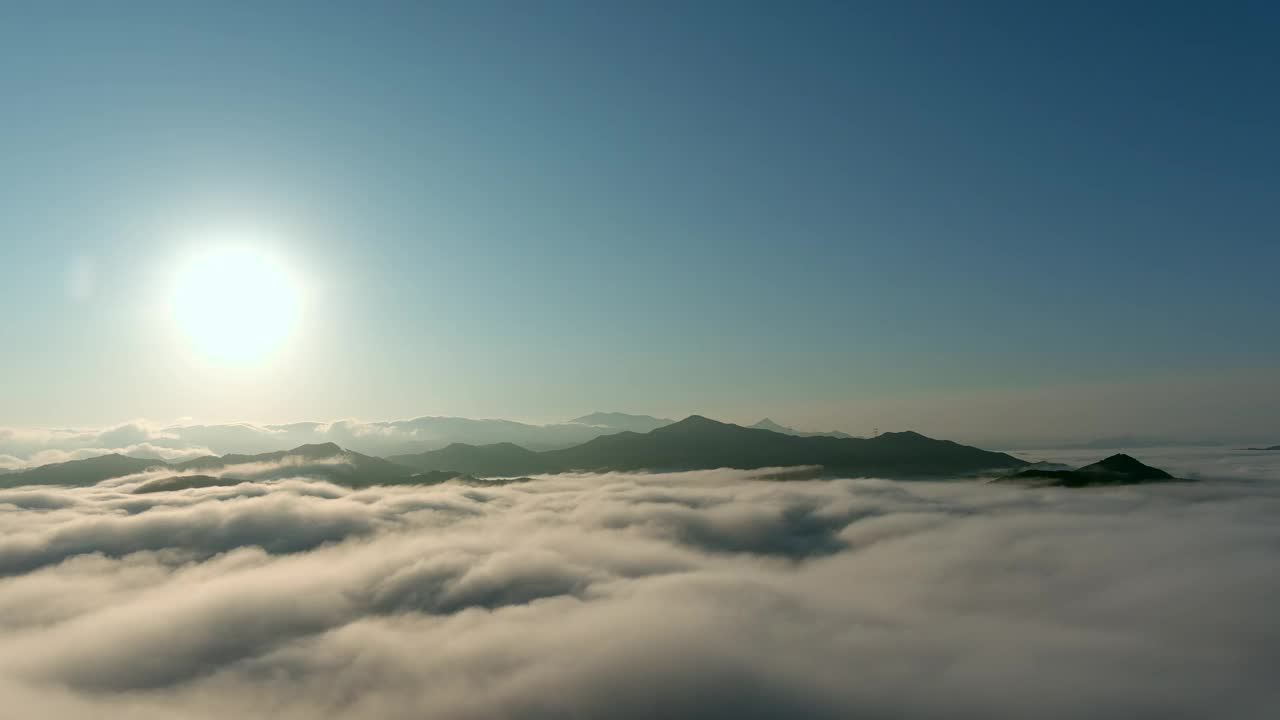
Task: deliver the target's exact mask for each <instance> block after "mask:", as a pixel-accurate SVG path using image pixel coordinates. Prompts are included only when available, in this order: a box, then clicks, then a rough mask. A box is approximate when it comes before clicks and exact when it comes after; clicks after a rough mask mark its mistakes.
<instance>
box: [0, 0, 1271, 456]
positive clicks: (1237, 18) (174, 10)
mask: <svg viewBox="0 0 1280 720" xmlns="http://www.w3.org/2000/svg"><path fill="white" fill-rule="evenodd" d="M797 5H798V6H793V5H792V4H787V5H786V6H785V7H784V6H783V5H778V4H763V3H761V4H752V3H723V4H718V3H711V2H706V3H696V4H693V5H692V6H690V5H689V4H677V3H671V4H667V3H652V4H645V6H644V7H637V6H634V4H630V3H568V2H553V3H538V4H532V3H484V2H481V3H403V4H378V5H376V6H375V5H373V4H355V3H348V4H346V5H345V6H344V7H338V6H335V5H330V4H323V5H322V4H318V3H306V4H296V5H293V4H287V3H269V4H268V3H261V4H260V3H226V4H219V6H218V7H213V6H205V5H198V4H194V3H190V4H189V3H145V2H131V3H125V4H121V5H119V6H112V7H107V6H105V5H97V4H84V5H76V6H74V10H69V9H68V8H66V7H63V6H58V5H55V4H52V3H31V4H13V5H9V4H6V5H5V6H4V8H3V9H0V90H2V91H3V96H4V98H5V102H4V107H5V110H4V111H3V112H2V113H0V158H3V159H4V160H3V162H2V163H0V306H2V307H4V308H5V310H6V313H5V318H6V322H5V326H4V333H3V335H2V336H0V340H2V341H3V344H4V346H5V348H4V351H3V353H2V354H0V383H2V384H0V387H2V388H3V391H4V392H3V401H2V402H0V425H11V426H17V425H28V426H29V425H40V426H67V425H77V424H109V423H113V422H118V421H121V420H125V419H129V418H137V417H146V418H152V419H155V420H159V421H171V420H175V419H177V418H182V417H190V418H196V419H200V420H206V421H224V420H237V419H244V420H255V421H260V422H282V421H291V420H301V419H331V418H337V417H352V416H354V417H363V418H393V417H410V416H415V415H425V414H431V415H462V416H472V417H511V418H520V419H531V420H549V419H553V418H561V419H563V418H568V417H572V416H575V415H579V414H582V413H585V412H589V411H591V410H597V409H599V410H623V411H632V412H645V413H651V414H655V415H660V416H667V417H677V416H682V415H684V414H688V413H691V412H700V413H703V414H707V415H711V416H717V417H723V418H726V419H731V420H741V421H751V420H755V419H758V418H759V417H761V416H764V415H770V416H774V417H777V418H778V419H780V420H782V421H783V422H786V423H788V424H792V425H796V426H799V427H810V428H822V429H827V428H839V429H843V430H847V431H850V432H855V433H864V432H868V431H869V430H870V429H871V427H881V428H883V429H890V428H903V427H915V428H918V429H922V430H926V431H930V432H933V433H936V434H940V435H947V436H953V437H957V438H961V439H982V438H1041V437H1044V438H1048V437H1052V436H1062V437H1071V438H1078V437H1088V436H1091V435H1100V434H1107V433H1115V432H1150V433H1156V434H1170V435H1179V436H1189V435H1201V436H1203V435H1213V436H1215V437H1227V436H1232V437H1250V438H1252V437H1257V436H1259V435H1266V434H1267V433H1268V432H1271V431H1272V430H1273V429H1275V428H1276V427H1277V423H1280V409H1277V408H1278V407H1280V384H1278V383H1277V381H1276V380H1275V377H1276V376H1277V372H1276V371H1277V370H1278V369H1280V332H1277V330H1276V327H1277V325H1276V318H1277V316H1280V289H1278V286H1277V283H1276V281H1275V272H1276V267H1277V262H1278V261H1280V135H1277V133H1276V128H1277V127H1280V95H1278V94H1277V93H1276V92H1275V91H1274V88H1273V85H1274V82H1275V78H1276V77H1280V46H1277V44H1276V42H1275V38H1276V37H1277V33H1278V32H1280V10H1277V9H1276V6H1275V5H1274V4H1264V3H1231V4H1228V5H1225V6H1212V7H1211V6H1208V5H1183V4H1180V3H1164V4H1160V5H1159V6H1156V5H1148V6H1146V7H1140V6H1139V5H1138V4H1130V5H1127V6H1126V7H1119V8H1116V7H1102V6H1101V5H1091V6H1090V7H1076V6H1075V5H1079V4H1068V3H1059V4H1057V5H1056V6H1053V7H1050V6H1048V4H1045V3H1034V4H1027V3H967V4H965V5H964V7H961V6H960V5H959V4H953V3H941V2H938V3H882V4H858V5H856V6H855V4H853V3H800V4H797ZM228 237H230V238H237V239H239V240H241V241H244V240H245V239H250V240H251V241H252V242H254V243H258V244H261V245H262V246H263V247H264V248H265V249H266V250H267V251H269V252H270V253H272V254H273V256H274V257H278V258H280V259H281V262H283V263H285V264H287V265H288V266H289V268H290V269H291V272H292V273H294V274H296V276H297V277H298V278H299V282H300V284H301V285H302V286H303V287H304V302H303V308H302V313H301V318H302V319H301V321H300V323H299V325H298V326H297V327H296V328H294V330H293V332H292V333H291V335H290V337H289V339H288V342H287V344H286V345H285V346H284V348H283V349H282V350H281V352H280V353H279V354H278V355H276V356H274V357H272V358H271V360H270V362H266V363H263V364H261V365H260V366H255V367H251V368H228V367H221V366H218V365H216V364H210V363H207V362H203V361H202V360H201V359H200V358H198V357H194V356H192V354H191V353H190V352H189V349H188V348H186V347H185V345H184V343H183V341H182V339H181V338H180V337H178V334H177V333H175V332H174V328H173V327H172V323H171V322H170V321H169V319H168V317H169V315H168V313H167V305H168V303H170V301H171V298H170V291H169V287H170V283H169V280H170V279H171V278H172V277H173V276H174V273H175V268H177V267H179V266H180V265H181V263H182V262H183V260H184V258H187V257H189V256H190V254H191V253H192V252H194V251H195V250H196V249H198V248H199V246H200V245H201V244H202V243H207V242H210V240H209V238H228ZM215 242H216V240H215ZM234 284H235V280H234V278H228V291H229V292H234ZM1259 428H1261V429H1259Z"/></svg>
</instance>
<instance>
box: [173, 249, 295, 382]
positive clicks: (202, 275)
mask: <svg viewBox="0 0 1280 720" xmlns="http://www.w3.org/2000/svg"><path fill="white" fill-rule="evenodd" d="M298 311H299V298H298V289H297V287H296V285H295V283H294V280H293V278H292V276H291V275H290V273H289V272H288V271H287V270H286V269H285V268H284V266H283V265H281V264H280V262H279V261H278V260H276V259H274V258H273V257H271V256H270V255H268V254H267V253H264V252H262V251H259V250H257V249H254V248H222V249H217V250H211V251H207V252H204V253H202V254H200V255H197V256H195V257H193V258H192V259H191V260H190V261H189V262H188V263H187V264H186V265H185V266H184V267H183V268H182V269H181V270H180V271H179V273H178V276H177V277H176V285H175V287H174V293H173V313H174V319H175V320H176V322H177V323H178V327H179V328H180V329H181V330H182V332H183V333H184V334H185V335H186V336H187V337H188V339H189V340H190V341H191V343H192V345H193V346H194V348H195V349H196V350H197V351H198V352H200V353H201V354H202V355H204V356H205V357H207V358H208V359H210V360H213V361H215V362H219V363H223V364H228V365H248V364H254V363H259V362H262V361H264V360H266V359H267V358H268V357H270V356H271V355H272V354H273V353H274V352H275V351H276V350H278V349H279V348H280V347H281V345H283V343H284V341H285V340H286V339H287V338H288V336H289V333H290V332H291V331H292V330H293V327H294V325H295V323H296V322H297V318H298Z"/></svg>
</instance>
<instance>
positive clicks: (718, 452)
mask: <svg viewBox="0 0 1280 720" xmlns="http://www.w3.org/2000/svg"><path fill="white" fill-rule="evenodd" d="M521 450H523V449H519V448H517V449H513V448H512V446H509V445H508V446H503V445H488V446H479V447H477V446H462V447H458V446H451V447H450V448H445V450H441V451H435V452H428V453H421V454H419V455H414V456H396V457H394V458H392V459H393V460H395V461H396V462H398V463H401V464H403V465H408V466H410V467H414V468H418V469H422V470H429V469H436V468H443V467H444V466H446V465H447V466H449V467H450V468H452V469H454V470H457V471H460V472H465V473H470V474H473V475H531V474H537V473H554V472H567V471H573V470H580V471H615V470H616V471H623V470H697V469H708V468H719V467H731V468H762V467H782V466H798V465H821V466H823V468H824V469H825V472H826V474H828V475H836V474H840V475H865V476H879V477H943V476H954V475H957V474H964V473H973V472H978V471H982V470H991V469H1006V468H1021V467H1023V466H1025V465H1026V464H1027V463H1026V461H1024V460H1019V459H1018V458H1015V457H1012V456H1009V455H1006V454H1004V453H996V452H988V451H986V450H979V449H978V448H973V447H967V446H964V445H959V444H956V443H953V442H949V441H945V440H933V439H930V438H927V437H924V436H923V435H920V434H918V433H913V432H902V433H885V434H883V435H880V436H879V437H876V438H869V439H863V438H834V437H798V436H794V435H787V434H783V433H777V432H773V431H771V430H761V429H757V428H745V427H741V426H739V425H732V424H729V423H722V422H717V421H715V420H710V419H707V418H705V417H702V416H700V415H693V416H690V417H688V418H685V419H684V420H681V421H679V422H676V423H672V424H670V425H666V426H663V427H660V428H657V429H655V430H651V431H649V432H647V433H636V432H620V433H616V434H613V435H603V436H601V437H598V438H595V439H594V440H589V441H587V442H585V443H583V444H581V445H577V446H575V447H571V448H565V449H563V450H548V451H544V452H531V451H527V450H524V451H523V452H521Z"/></svg>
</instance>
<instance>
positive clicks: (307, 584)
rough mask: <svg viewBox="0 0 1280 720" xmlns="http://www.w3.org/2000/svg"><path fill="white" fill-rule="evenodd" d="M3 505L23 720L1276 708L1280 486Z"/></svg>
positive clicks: (3, 638)
mask: <svg viewBox="0 0 1280 720" xmlns="http://www.w3.org/2000/svg"><path fill="white" fill-rule="evenodd" d="M759 477H761V474H758V473H757V474H753V473H750V472H742V471H713V472H698V473H681V474H671V475H643V476H637V475H623V474H612V475H581V476H574V475H564V476H555V477H550V478H539V479H535V480H534V481H532V482H526V483H515V484H509V485H501V486H468V485H461V484H452V483H450V484H445V485H440V486H433V487H397V488H373V489H367V490H358V491H352V490H347V489H343V488H339V487H336V486H333V485H329V484H326V483H323V482H318V481H314V480H308V479H306V478H293V479H285V480H271V481H253V480H250V481H248V482H245V483H241V484H238V485H234V486H228V487H209V488H200V489H191V490H183V491H175V492H159V493H148V494H135V493H134V492H133V491H134V490H135V489H137V488H138V487H140V486H141V485H142V484H143V483H145V482H147V481H148V480H150V479H152V477H151V476H143V475H140V476H134V477H130V478H125V479H121V480H118V481H112V482H110V483H108V484H104V485H100V486H97V487H92V488H79V489H51V488H23V489H17V490H8V491H3V492H2V493H0V523H3V524H4V527H5V528H6V532H5V533H4V534H3V535H2V536H0V696H3V697H4V698H5V707H6V710H7V711H8V712H10V713H12V714H14V716H16V717H36V716H38V717H44V718H54V719H56V720H64V719H65V720H70V719H76V720H79V719H80V718H85V719H87V718H103V717H107V718H139V719H150V718H172V717H184V718H201V719H203V718H210V719H211V718H223V717H232V716H238V717H274V718H298V719H302V718H308V719H309V718H344V719H345V718H406V719H407V718H495V717H496V718H503V717H507V718H553V717H554V718H563V717H616V718H651V717H691V718H692V717H699V718H721V717H723V718H764V717H786V716H791V717H808V718H814V717H816V718H825V717H830V718H849V717H865V718H943V717H945V718H970V717H972V718H978V717H982V718H990V717H1010V718H1013V717H1027V716H1035V717H1041V718H1077V717H1083V716H1088V717H1102V718H1109V717H1114V718H1134V717H1139V718H1140V717H1160V718H1166V717H1226V716H1230V717H1238V718H1251V717H1257V718H1263V717H1270V714H1269V713H1270V712H1271V711H1272V710H1274V708H1275V707H1276V703H1277V702H1280V690H1277V689H1276V688H1275V684H1274V681H1273V677H1272V675H1273V668H1274V667H1275V665H1276V663H1277V662H1278V661H1280V623H1277V622H1276V620H1275V598H1276V597H1280V577H1277V574H1276V573H1275V572H1274V571H1273V570H1274V559H1275V557H1276V553H1277V551H1278V550H1280V486H1277V485H1275V484H1272V483H1265V482H1244V481H1222V482H1211V483H1201V484H1196V485H1171V486H1162V487H1142V488H1134V489H1122V490H1103V491H1068V490H1057V489H1042V490H1027V489H1023V488H1010V487H999V486H992V485H982V484H975V483H967V482H960V483H893V482H887V481H879V480H843V481H833V482H786V483H779V482H768V481H763V480H759V479H757V478H759Z"/></svg>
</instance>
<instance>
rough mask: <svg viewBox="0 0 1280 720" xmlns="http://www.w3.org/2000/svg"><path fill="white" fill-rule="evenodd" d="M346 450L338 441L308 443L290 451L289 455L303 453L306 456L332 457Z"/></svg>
mask: <svg viewBox="0 0 1280 720" xmlns="http://www.w3.org/2000/svg"><path fill="white" fill-rule="evenodd" d="M344 452H346V451H345V450H343V449H342V448H341V447H339V446H338V444H337V443H331V442H326V443H308V444H306V445H299V446H298V447H296V448H294V449H292V450H290V451H289V453H288V454H289V455H301V456H303V457H306V458H321V457H331V456H333V455H341V454H343V453H344Z"/></svg>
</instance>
